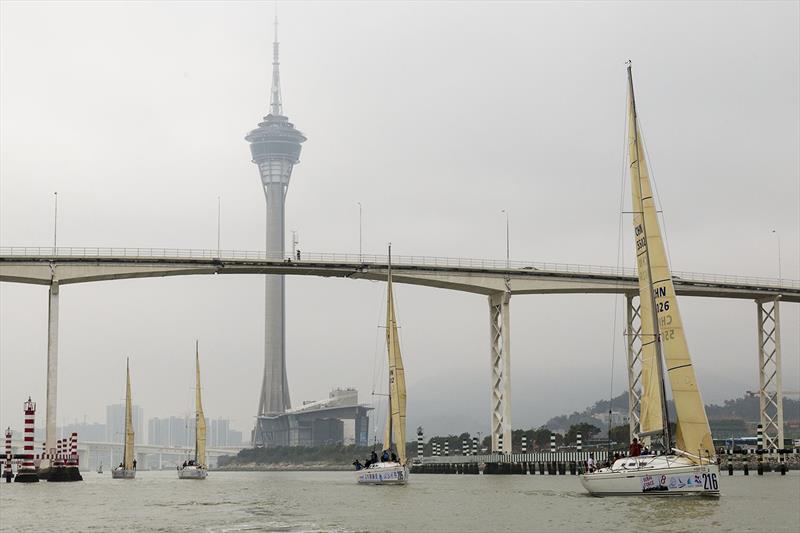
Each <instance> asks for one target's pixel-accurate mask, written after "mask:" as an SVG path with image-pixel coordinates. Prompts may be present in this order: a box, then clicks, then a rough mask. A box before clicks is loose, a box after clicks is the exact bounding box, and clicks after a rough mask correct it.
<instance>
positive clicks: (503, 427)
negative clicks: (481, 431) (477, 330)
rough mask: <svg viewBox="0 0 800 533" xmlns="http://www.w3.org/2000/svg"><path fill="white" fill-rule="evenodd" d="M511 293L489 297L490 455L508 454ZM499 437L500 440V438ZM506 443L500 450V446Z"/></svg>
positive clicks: (509, 436) (509, 435)
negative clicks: (501, 452)
mask: <svg viewBox="0 0 800 533" xmlns="http://www.w3.org/2000/svg"><path fill="white" fill-rule="evenodd" d="M510 301H511V292H510V291H506V292H497V293H494V294H492V295H490V296H489V332H490V338H491V350H490V358H491V371H492V377H491V383H490V385H489V386H490V388H491V390H490V394H491V432H492V450H491V451H503V452H505V451H510V444H511V327H510V322H511V320H510V319H511V315H510V308H509V303H510ZM501 435H502V439H501V438H500V437H501ZM501 442H503V443H509V450H505V449H503V450H501V449H500V443H501Z"/></svg>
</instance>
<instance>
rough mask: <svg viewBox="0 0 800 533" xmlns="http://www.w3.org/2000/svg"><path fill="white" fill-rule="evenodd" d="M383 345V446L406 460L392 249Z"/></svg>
mask: <svg viewBox="0 0 800 533" xmlns="http://www.w3.org/2000/svg"><path fill="white" fill-rule="evenodd" d="M386 294H387V302H386V346H387V349H388V352H389V416H387V417H386V430H385V431H384V439H383V440H384V449H386V450H388V449H390V448H391V447H392V443H394V445H395V448H396V450H397V458H398V460H399V461H400V462H401V463H403V464H405V462H406V376H405V371H404V370H403V358H402V356H401V355H400V339H399V337H398V335H397V318H396V316H395V312H394V294H393V292H392V249H391V247H390V248H389V274H388V281H387V283H386Z"/></svg>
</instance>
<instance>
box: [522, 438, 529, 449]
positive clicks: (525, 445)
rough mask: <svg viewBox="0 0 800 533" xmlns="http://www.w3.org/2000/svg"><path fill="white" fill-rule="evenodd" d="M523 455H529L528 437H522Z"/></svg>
mask: <svg viewBox="0 0 800 533" xmlns="http://www.w3.org/2000/svg"><path fill="white" fill-rule="evenodd" d="M522 453H528V437H527V436H526V435H523V436H522Z"/></svg>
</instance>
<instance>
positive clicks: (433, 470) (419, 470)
mask: <svg viewBox="0 0 800 533" xmlns="http://www.w3.org/2000/svg"><path fill="white" fill-rule="evenodd" d="M584 469H585V465H583V464H582V463H579V462H577V461H569V462H555V461H553V462H546V461H540V462H530V463H529V462H523V463H485V464H484V466H483V470H482V471H481V468H480V466H479V465H478V463H423V464H415V465H412V467H411V472H412V473H414V474H480V473H483V474H484V475H495V474H496V475H512V474H517V475H531V476H533V475H551V476H556V475H561V476H565V475H567V473H569V474H571V475H576V474H580V473H582V472H583V471H584Z"/></svg>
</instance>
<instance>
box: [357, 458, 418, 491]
mask: <svg viewBox="0 0 800 533" xmlns="http://www.w3.org/2000/svg"><path fill="white" fill-rule="evenodd" d="M356 479H357V480H358V483H359V484H362V485H405V484H406V483H408V467H407V466H405V465H401V464H400V463H392V462H386V463H376V464H374V465H370V466H369V468H365V469H363V470H358V471H356Z"/></svg>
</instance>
